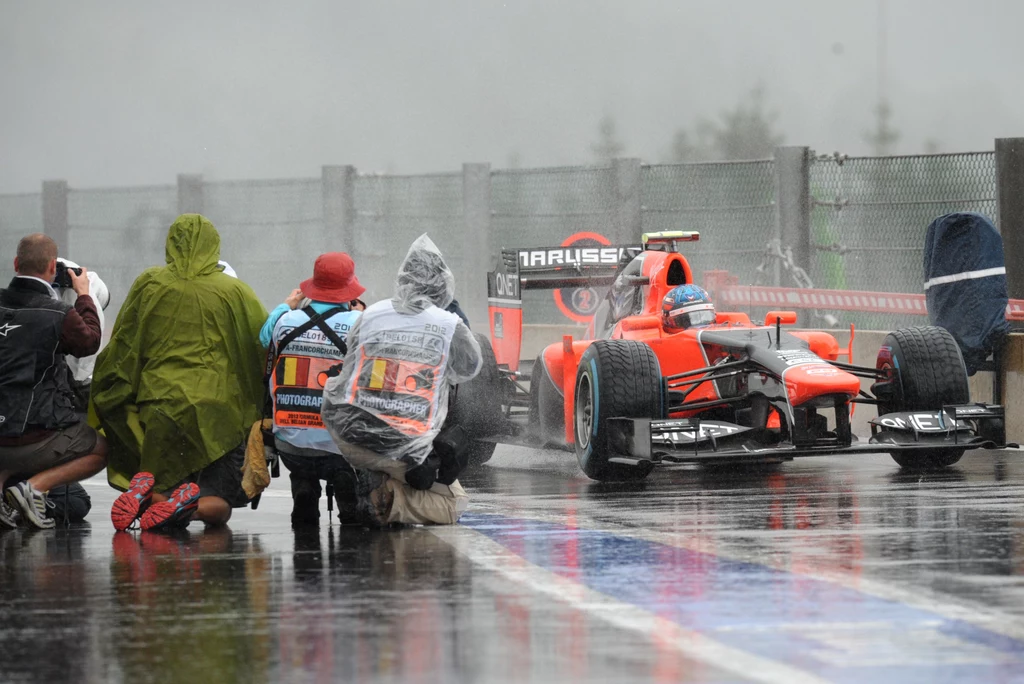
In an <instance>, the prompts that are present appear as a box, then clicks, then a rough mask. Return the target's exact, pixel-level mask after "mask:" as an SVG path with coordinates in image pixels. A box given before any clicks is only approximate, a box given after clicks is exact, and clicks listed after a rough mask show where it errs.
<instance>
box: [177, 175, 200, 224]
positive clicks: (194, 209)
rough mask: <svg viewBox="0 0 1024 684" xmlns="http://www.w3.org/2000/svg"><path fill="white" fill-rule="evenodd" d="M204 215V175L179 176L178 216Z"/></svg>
mask: <svg viewBox="0 0 1024 684" xmlns="http://www.w3.org/2000/svg"><path fill="white" fill-rule="evenodd" d="M202 213H203V176H202V174H191V173H179V174H178V214H202Z"/></svg>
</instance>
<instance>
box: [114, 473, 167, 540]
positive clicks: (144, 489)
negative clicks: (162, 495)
mask: <svg viewBox="0 0 1024 684" xmlns="http://www.w3.org/2000/svg"><path fill="white" fill-rule="evenodd" d="M155 483H156V480H155V479H154V478H153V474H152V473H137V474H136V475H135V477H133V478H132V483H131V484H130V485H129V486H128V491H127V492H125V493H124V494H122V495H121V496H119V497H117V499H115V500H114V505H113V506H112V507H111V509H110V522H112V523H114V529H115V530H117V531H118V532H124V531H125V530H127V529H128V528H129V527H131V525H132V523H133V522H135V521H136V520H137V519H138V517H139V516H140V515H141V514H142V511H143V509H145V507H146V506H147V505H149V502H150V500H151V499H152V498H153V485H154V484H155Z"/></svg>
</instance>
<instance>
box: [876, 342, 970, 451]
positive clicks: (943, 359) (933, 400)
mask: <svg viewBox="0 0 1024 684" xmlns="http://www.w3.org/2000/svg"><path fill="white" fill-rule="evenodd" d="M882 344H883V348H884V347H888V348H889V349H890V350H891V351H890V353H891V355H892V360H893V367H894V372H895V373H896V374H897V375H898V379H899V383H898V387H899V390H898V391H897V392H896V395H895V396H894V397H893V400H892V401H891V402H887V403H885V404H879V405H878V413H879V415H882V414H885V413H896V412H903V411H938V410H939V409H940V408H941V407H942V406H944V405H945V406H949V405H953V404H966V403H968V402H970V400H971V393H970V390H969V388H968V385H967V368H966V366H965V365H964V358H963V355H962V354H961V353H960V347H959V346H957V343H956V340H954V339H953V336H952V335H950V334H949V331H947V330H946V329H945V328H940V327H937V326H931V325H927V326H919V327H914V328H901V329H899V330H894V331H892V332H891V333H889V334H888V335H886V336H885V341H884V342H883V343H882ZM889 455H890V456H892V459H893V460H894V461H896V463H898V464H899V465H900V467H902V468H907V469H916V470H934V469H937V468H944V467H946V466H951V465H953V464H954V463H956V462H957V461H959V460H960V458H961V457H962V456H963V455H964V450H963V449H935V450H926V451H914V452H899V451H892V452H889Z"/></svg>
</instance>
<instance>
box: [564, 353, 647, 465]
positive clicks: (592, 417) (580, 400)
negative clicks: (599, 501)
mask: <svg viewBox="0 0 1024 684" xmlns="http://www.w3.org/2000/svg"><path fill="white" fill-rule="evenodd" d="M663 406H664V402H663V398H662V382H661V365H660V364H659V363H658V357H657V356H655V355H654V352H653V351H652V350H651V348H650V347H649V346H647V345H646V344H643V343H642V342H637V341H635V340H598V341H597V342H594V343H593V344H592V345H590V346H589V347H587V350H586V351H585V352H583V356H582V357H581V358H580V362H579V366H578V368H577V371H576V398H575V405H574V406H573V420H574V421H575V423H574V428H575V443H576V444H575V449H576V458H577V459H578V460H579V463H580V468H582V469H583V472H584V473H586V475H587V477H589V478H591V479H594V480H599V481H602V482H608V481H616V480H617V481H623V480H642V479H643V478H645V477H647V475H648V474H649V473H650V472H651V469H652V468H653V467H654V464H653V463H652V462H650V461H646V462H644V463H642V464H641V465H637V466H630V465H625V464H622V463H609V462H608V459H609V458H612V457H613V456H619V455H622V454H620V453H617V452H616V451H615V450H614V446H613V445H612V444H610V439H609V436H610V430H609V426H608V419H609V418H612V417H615V416H619V417H625V418H654V419H657V418H661V417H662V413H663Z"/></svg>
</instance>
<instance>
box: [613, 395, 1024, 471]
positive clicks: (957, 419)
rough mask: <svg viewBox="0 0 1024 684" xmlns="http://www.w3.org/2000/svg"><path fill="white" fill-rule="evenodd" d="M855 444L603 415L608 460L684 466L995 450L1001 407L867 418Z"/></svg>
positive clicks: (1002, 429)
mask: <svg viewBox="0 0 1024 684" xmlns="http://www.w3.org/2000/svg"><path fill="white" fill-rule="evenodd" d="M870 424H871V433H872V434H871V437H870V438H869V439H868V440H867V441H866V442H862V441H859V440H856V438H851V439H850V440H844V439H842V438H841V437H840V436H837V435H836V434H835V433H827V434H825V435H823V436H821V437H820V438H818V439H816V440H814V441H813V442H811V443H801V444H800V445H796V444H794V443H793V442H792V441H791V440H789V439H787V438H786V437H784V436H781V435H780V434H779V433H777V432H774V431H770V430H766V429H764V428H750V427H745V426H742V425H736V424H733V423H728V422H724V421H720V420H702V419H700V418H676V419H667V420H657V419H650V418H611V419H609V428H610V430H609V440H610V444H609V446H611V448H612V450H613V451H614V452H615V453H616V454H618V455H616V456H614V457H612V458H610V459H609V461H610V462H612V463H622V464H627V465H642V464H643V463H644V462H646V461H649V462H654V463H658V462H673V463H689V462H703V461H717V460H752V461H756V460H766V459H784V460H788V459H791V458H795V457H798V456H825V455H829V454H848V453H879V452H890V453H891V452H913V451H921V452H924V451H928V452H932V453H934V452H935V451H955V450H960V449H1001V448H1005V447H1016V446H1017V445H1016V444H1007V443H1006V422H1005V414H1004V410H1003V407H1002V406H994V405H988V404H966V405H961V406H944V407H942V408H941V409H940V410H938V411H913V412H902V413H888V414H884V415H882V416H879V417H878V418H875V419H873V420H872V421H870Z"/></svg>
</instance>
